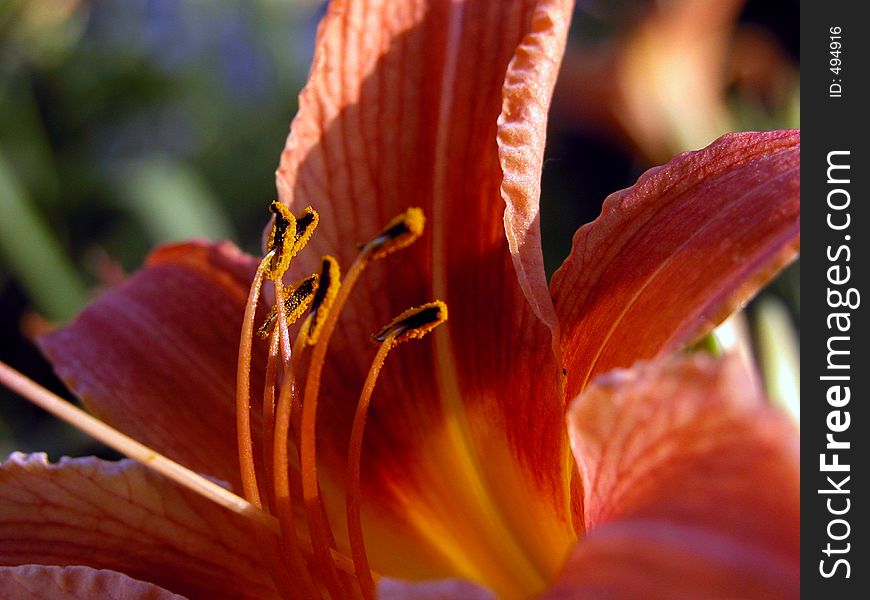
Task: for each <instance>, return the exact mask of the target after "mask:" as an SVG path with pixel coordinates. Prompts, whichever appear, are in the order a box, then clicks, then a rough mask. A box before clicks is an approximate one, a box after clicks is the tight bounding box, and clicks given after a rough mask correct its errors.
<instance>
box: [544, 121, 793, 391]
mask: <svg viewBox="0 0 870 600" xmlns="http://www.w3.org/2000/svg"><path fill="white" fill-rule="evenodd" d="M799 244H800V132H799V131H772V132H766V133H734V134H728V135H725V136H723V137H722V138H720V139H719V140H717V141H716V142H714V143H713V144H711V145H710V146H708V147H707V148H705V149H703V150H700V151H698V152H688V153H685V154H681V155H679V156H677V157H676V158H674V159H673V160H672V161H671V162H669V163H668V164H666V165H664V166H662V167H657V168H655V169H651V170H650V171H647V172H646V173H645V174H644V175H643V176H641V178H640V179H639V180H638V182H637V184H635V185H634V186H633V187H631V188H628V189H626V190H623V191H620V192H616V193H615V194H612V195H611V196H610V197H609V198H607V200H606V201H605V203H604V208H603V210H602V212H601V216H600V217H599V218H598V219H596V220H595V221H594V222H592V223H590V224H588V225H585V226H583V227H581V228H580V229H579V230H578V231H577V233H576V234H575V236H574V246H573V248H572V250H571V254H570V256H569V257H568V259H567V260H566V261H565V263H564V264H563V265H562V267H561V268H560V269H559V271H557V272H556V273H555V274H554V276H553V280H552V284H551V290H552V293H553V296H554V298H555V299H556V312H557V314H558V316H559V324H560V326H561V329H562V346H563V348H564V358H565V362H566V366H567V369H568V397H569V398H570V397H573V396H574V395H576V394H578V393H579V392H580V391H582V389H583V387H584V386H585V385H586V383H587V382H588V381H589V380H590V379H591V378H592V377H594V376H595V375H596V374H598V373H605V372H607V371H609V370H611V369H614V368H624V367H630V366H631V365H632V363H633V362H634V361H635V360H638V359H649V358H653V357H656V356H661V355H664V354H665V353H667V352H669V351H671V350H673V349H675V348H679V347H680V346H682V345H684V344H686V343H688V342H690V341H692V340H693V339H697V337H699V336H700V335H702V334H704V333H706V332H708V331H709V330H710V329H712V328H713V327H714V326H715V325H717V324H718V323H720V322H721V321H722V320H723V319H724V318H725V317H727V316H728V315H729V314H730V313H731V312H732V311H733V310H734V309H735V308H737V307H738V306H740V305H741V304H742V303H744V302H746V301H747V300H748V299H749V298H750V297H751V296H752V295H753V294H754V293H755V292H756V291H757V290H758V289H759V288H760V287H761V286H762V285H763V284H765V283H766V282H767V281H768V280H769V279H770V278H771V277H773V276H774V275H775V274H776V273H777V272H778V271H779V269H780V268H782V267H783V266H784V265H785V264H787V263H788V262H789V261H791V260H792V259H794V257H795V256H796V255H797V251H798V247H799Z"/></svg>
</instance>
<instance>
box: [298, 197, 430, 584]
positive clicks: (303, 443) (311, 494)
mask: <svg viewBox="0 0 870 600" xmlns="http://www.w3.org/2000/svg"><path fill="white" fill-rule="evenodd" d="M424 223H425V218H424V217H423V211H422V210H421V209H419V208H409V209H408V210H407V211H405V213H403V214H402V215H399V216H398V217H396V218H395V219H393V220H392V221H390V222H389V223H388V224H387V226H386V227H385V228H384V229H383V230H382V231H381V232H380V233H378V234H377V235H376V236H375V237H374V238H372V239H371V240H370V241H369V242H368V243H367V244H365V245H364V246H363V248H362V250H361V252H360V253H359V255H357V257H356V260H354V262H353V264H352V265H351V267H350V269H349V270H348V272H347V274H346V276H345V281H344V283H343V284H342V285H341V286H340V287H339V288H338V292H337V294H336V297H335V300H334V303H333V306H332V308H331V309H330V310H329V312H328V313H327V314H326V317H325V319H324V320H323V325H322V327H323V328H322V330H321V331H320V332H319V336H320V339H319V341H318V343H317V344H315V345H314V350H313V351H312V355H311V363H310V364H309V367H308V374H307V376H306V379H305V389H304V393H303V396H302V427H301V432H300V439H299V461H300V466H301V471H302V498H303V501H304V503H305V512H306V516H307V519H308V523H309V528H310V530H311V540H312V543H313V545H314V553H315V557H316V558H317V562H320V563H323V564H326V565H327V566H328V569H329V571H330V577H329V578H328V579H327V582H330V581H331V582H334V581H335V580H336V579H337V575H336V573H335V569H334V565H333V564H332V561H329V560H327V559H328V556H329V551H330V549H334V548H335V542H334V538H333V534H332V529H331V528H330V526H329V519H328V517H327V515H326V511H325V510H324V508H323V500H322V498H321V497H320V485H319V482H318V478H317V436H316V429H315V424H316V421H317V397H318V395H319V393H320V377H321V374H322V372H323V364H324V361H325V359H326V352H327V350H328V349H329V341H330V339H331V337H332V333H333V331H334V330H335V325H336V323H337V322H338V317H339V315H340V314H341V310H342V308H343V307H344V304H345V302H346V301H347V299H348V297H349V296H350V292H351V290H352V289H353V287H354V285H355V284H356V281H357V280H358V279H359V276H360V275H361V274H362V272H363V270H364V269H365V267H366V265H367V264H368V263H369V262H370V261H371V260H373V259H378V258H382V257H384V256H386V255H387V254H390V253H391V252H394V251H395V250H399V249H401V248H404V247H406V246H408V245H409V244H411V243H412V242H413V241H414V240H416V239H417V238H418V237H419V236H420V235H421V234H422V232H423V225H424Z"/></svg>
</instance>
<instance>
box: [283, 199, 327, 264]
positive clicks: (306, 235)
mask: <svg viewBox="0 0 870 600" xmlns="http://www.w3.org/2000/svg"><path fill="white" fill-rule="evenodd" d="M282 206H283V205H282ZM319 223H320V215H319V214H317V211H316V210H314V209H313V208H311V207H310V206H306V207H305V210H303V211H302V214H301V215H299V216H298V217H296V232H295V235H294V236H293V255H294V256H295V255H296V254H298V253H299V252H300V251H301V250H302V249H303V248H304V247H305V246H306V245H307V244H308V240H310V239H311V236H312V235H313V234H314V230H315V229H317V225H318V224H319Z"/></svg>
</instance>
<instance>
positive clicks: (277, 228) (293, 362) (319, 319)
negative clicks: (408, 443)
mask: <svg viewBox="0 0 870 600" xmlns="http://www.w3.org/2000/svg"><path fill="white" fill-rule="evenodd" d="M270 208H271V211H272V212H273V213H274V214H275V220H274V223H273V226H272V230H271V232H270V235H269V239H268V243H267V246H266V254H265V256H264V257H263V259H262V261H261V262H260V265H259V267H258V269H257V271H256V274H255V277H254V280H253V282H252V284H251V290H250V293H249V297H248V302H247V305H246V310H245V317H244V322H243V327H242V336H241V341H240V344H239V360H238V377H237V390H236V400H237V403H236V407H237V435H238V449H239V463H240V466H241V475H242V487H243V492H244V496H245V498H246V499H247V500H248V501H249V502H250V503H251V504H253V505H254V506H256V507H258V508H261V509H263V510H264V511H266V512H269V513H271V514H274V515H275V516H276V517H277V518H278V521H279V523H280V547H281V552H280V558H281V563H282V564H281V565H280V567H281V569H280V571H283V573H286V574H287V575H288V576H289V578H290V579H291V580H293V581H295V582H298V585H296V586H294V587H293V589H285V586H284V585H283V584H282V580H284V579H285V578H284V577H283V575H282V573H281V572H279V573H277V576H276V577H275V583H276V585H277V586H278V587H279V589H281V590H282V593H284V594H285V595H287V596H288V597H301V598H320V597H322V594H323V593H324V592H325V593H328V595H329V596H330V597H331V598H333V599H339V598H357V597H359V596H360V595H362V597H363V598H365V599H366V600H370V599H373V598H374V596H375V591H374V590H375V585H374V575H373V573H372V571H371V569H370V567H369V563H368V559H367V556H366V551H365V544H364V540H363V534H362V525H361V522H360V463H361V454H362V443H363V435H364V428H365V422H366V415H367V411H368V406H369V403H370V400H371V396H372V392H373V390H374V388H375V385H376V382H377V378H378V375H379V373H380V371H381V367H382V366H383V364H384V360H385V359H386V356H387V354H388V353H389V352H390V351H391V350H392V349H393V348H394V347H395V346H396V345H397V344H399V343H401V342H403V341H407V340H411V339H418V338H421V337H423V336H424V335H425V334H426V333H428V332H429V331H431V330H432V329H434V328H435V327H437V326H438V325H439V324H441V323H442V322H444V321H445V320H446V319H447V307H446V305H445V304H444V303H443V302H440V301H435V302H431V303H429V304H424V305H422V306H420V307H417V308H412V309H409V310H407V311H405V312H404V313H402V314H401V315H399V316H398V317H396V318H395V319H394V320H393V321H392V322H391V323H389V324H388V325H387V326H386V327H384V328H383V329H382V330H381V331H380V332H379V333H377V334H376V335H373V336H372V339H373V341H375V342H377V343H379V344H380V348H379V350H378V352H377V354H376V356H375V358H374V360H373V362H372V365H371V368H370V370H369V373H368V375H367V377H366V379H365V383H364V385H363V389H362V392H361V394H360V398H359V402H358V404H357V410H356V415H355V418H354V422H353V428H352V431H351V438H350V444H349V450H348V461H347V465H348V466H347V477H346V480H347V490H346V519H347V531H348V538H349V543H350V550H351V556H350V557H347V556H346V555H343V554H342V553H340V552H339V551H338V547H337V544H336V541H335V535H334V532H333V528H332V526H331V525H330V523H329V518H328V516H327V512H326V509H325V505H324V501H323V498H322V496H321V492H320V483H319V481H318V475H317V437H316V434H317V427H316V424H317V405H318V396H319V393H320V380H321V374H322V372H323V366H324V363H325V359H326V354H327V350H328V348H329V342H330V339H331V337H332V334H333V332H334V331H335V326H336V324H337V322H338V317H339V315H340V314H341V311H342V308H343V307H344V305H345V303H346V301H347V299H348V297H349V296H350V293H351V290H352V289H353V287H354V284H355V283H356V281H357V280H358V279H359V277H360V275H361V274H362V272H363V270H364V269H365V267H366V265H368V264H369V263H370V262H371V261H373V260H377V259H380V258H383V257H384V256H387V255H388V254H390V253H392V252H395V251H396V250H399V249H401V248H404V247H406V246H408V245H409V244H411V243H413V242H414V241H415V240H416V239H417V238H418V237H419V236H420V234H421V233H422V230H423V225H424V222H425V219H424V217H423V213H422V211H421V210H420V209H418V208H410V209H408V210H407V211H406V212H405V213H404V214H401V215H399V216H397V217H396V218H395V219H393V220H392V221H390V222H389V223H388V224H387V225H386V226H385V227H384V228H383V229H382V230H381V231H380V232H379V233H378V234H377V235H375V236H374V237H373V238H372V239H371V240H370V241H369V242H368V243H366V244H363V245H362V246H361V249H360V253H359V255H358V256H357V258H356V260H355V261H354V263H353V264H352V265H351V266H350V268H349V269H348V271H347V273H346V275H345V278H344V281H343V282H342V281H340V275H339V268H338V263H337V262H336V260H335V259H334V258H332V257H329V256H327V257H324V258H323V261H322V264H321V270H320V273H318V274H312V275H310V276H309V277H306V278H304V279H303V280H301V281H300V282H298V283H296V284H295V285H293V286H292V287H290V288H287V289H285V287H284V285H283V277H284V274H285V273H286V271H287V269H288V267H289V265H290V261H291V259H292V258H293V257H294V256H295V255H296V254H297V253H298V252H299V251H300V250H301V249H302V248H303V247H304V246H305V244H306V243H307V241H308V239H309V238H310V237H311V234H312V233H313V231H314V228H315V227H316V226H317V223H318V216H317V213H316V212H315V211H314V210H312V209H311V208H307V209H306V210H305V212H304V213H303V214H302V215H301V216H299V217H296V216H294V215H293V214H292V213H291V212H290V211H289V209H287V208H286V207H285V206H284V205H283V204H280V203H278V202H274V203H272V205H271V207H270ZM264 280H270V281H272V283H273V284H274V294H275V297H274V307H273V308H272V309H271V311H270V312H269V314H268V315H267V317H266V319H265V321H264V323H263V324H262V325H261V327H260V328H259V330H258V333H259V334H260V335H261V336H262V337H268V338H269V339H270V343H269V353H268V358H267V364H266V384H265V389H264V397H263V414H264V425H263V430H264V431H263V432H264V435H265V439H266V443H265V444H264V448H263V456H262V462H261V464H262V465H263V469H264V470H265V477H261V476H259V475H258V472H257V468H256V466H255V464H256V461H255V457H254V447H253V435H252V431H251V416H250V415H251V398H250V372H251V368H252V365H251V354H252V352H251V349H252V340H253V333H254V326H255V319H256V310H257V306H258V304H259V299H260V292H261V288H262V283H263V281H264ZM306 309H308V310H309V312H308V314H307V316H306V317H305V319H304V321H303V322H302V324H301V326H300V327H299V329H298V331H297V333H296V337H295V340H294V341H293V342H291V340H290V334H289V326H290V325H292V324H293V323H294V322H295V321H296V320H298V319H299V318H301V317H302V315H303V313H304V311H305V310H306ZM309 348H310V349H311V351H310V354H311V356H310V359H309V361H308V369H307V372H306V373H305V374H304V375H305V376H304V384H303V385H302V386H300V385H298V382H300V381H302V378H301V375H302V374H301V373H299V365H300V357H301V356H302V355H303V353H305V352H306V350H307V349H309ZM279 379H280V384H279V383H278V382H279ZM276 390H277V400H276V397H275V396H276ZM291 426H292V427H291ZM291 447H292V448H293V449H295V451H296V458H298V464H299V468H298V469H294V468H291V465H290V459H291V456H290V451H291ZM300 492H301V493H300ZM294 495H295V498H294ZM300 495H301V503H300V499H299V496H300ZM299 508H301V511H300V510H297V509H299ZM300 514H302V515H304V517H303V518H302V519H301V523H300V519H299V515H300ZM300 524H301V525H302V526H303V529H304V531H300V530H299V528H298V527H297V526H298V525H300Z"/></svg>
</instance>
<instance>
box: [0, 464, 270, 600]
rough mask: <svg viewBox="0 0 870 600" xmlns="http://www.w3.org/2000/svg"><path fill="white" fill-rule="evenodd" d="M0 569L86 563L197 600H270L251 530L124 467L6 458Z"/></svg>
mask: <svg viewBox="0 0 870 600" xmlns="http://www.w3.org/2000/svg"><path fill="white" fill-rule="evenodd" d="M0 539H2V540H3V543H2V544H0V564H2V565H23V564H27V563H35V564H53V565H82V564H83V565H87V566H90V567H93V568H97V569H101V568H104V569H111V570H114V571H120V572H122V573H125V574H127V575H129V576H130V577H134V578H137V579H142V580H144V581H151V582H154V583H156V584H157V585H160V586H162V587H164V588H166V589H168V590H172V591H174V592H177V593H181V594H185V595H190V596H192V597H200V598H272V597H276V593H275V590H274V587H273V586H272V583H271V580H270V579H269V575H268V573H267V572H265V571H264V570H263V569H262V568H261V566H260V556H261V550H260V549H258V548H257V546H256V544H255V542H254V541H253V535H252V532H251V529H250V527H249V524H248V523H247V522H246V521H244V520H243V519H241V518H239V517H237V516H236V515H233V514H231V513H228V512H227V511H225V510H223V509H222V508H220V507H218V506H217V505H215V504H212V503H211V502H209V501H207V500H205V499H203V498H202V497H200V496H198V495H194V494H192V493H190V492H188V491H186V490H183V489H181V488H179V487H177V486H176V485H175V484H173V483H172V482H169V481H168V480H166V479H164V478H162V477H160V476H158V475H155V474H153V473H151V472H150V471H148V470H147V469H146V468H145V467H143V466H141V465H139V464H138V463H135V462H133V461H130V460H125V461H121V462H119V463H110V462H106V461H101V460H98V459H96V458H79V459H62V460H61V462H60V463H58V464H49V463H48V462H47V460H46V457H45V455H44V454H35V455H23V454H19V453H15V454H13V455H12V456H11V457H10V458H9V459H8V460H7V461H6V462H4V463H3V465H2V467H0Z"/></svg>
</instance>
